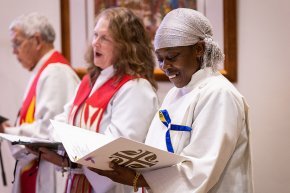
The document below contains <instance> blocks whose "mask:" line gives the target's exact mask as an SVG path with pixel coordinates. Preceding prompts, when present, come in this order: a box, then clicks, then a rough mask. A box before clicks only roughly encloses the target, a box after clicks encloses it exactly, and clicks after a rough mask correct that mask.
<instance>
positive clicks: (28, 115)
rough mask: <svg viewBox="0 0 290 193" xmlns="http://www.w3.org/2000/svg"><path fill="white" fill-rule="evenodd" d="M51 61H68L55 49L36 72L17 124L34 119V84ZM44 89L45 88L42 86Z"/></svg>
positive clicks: (63, 62)
mask: <svg viewBox="0 0 290 193" xmlns="http://www.w3.org/2000/svg"><path fill="white" fill-rule="evenodd" d="M53 63H61V64H65V65H69V63H68V61H67V60H66V59H65V58H64V57H63V56H62V55H61V54H60V53H59V52H57V51H55V52H54V53H53V54H52V55H51V56H50V58H49V59H48V60H47V61H46V62H45V63H44V64H43V65H42V67H41V68H40V70H39V71H38V72H37V74H36V76H35V78H34V80H33V82H32V84H31V86H30V88H29V91H28V93H27V95H26V98H25V100H24V101H23V103H22V107H21V110H20V114H19V124H20V125H21V124H22V123H32V122H33V121H34V112H35V101H36V86H37V82H38V79H39V77H40V75H41V73H42V71H43V70H44V69H45V68H46V67H47V66H48V65H49V64H53ZM44 89H45V88H44Z"/></svg>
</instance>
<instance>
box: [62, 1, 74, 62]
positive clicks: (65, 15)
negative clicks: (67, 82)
mask: <svg viewBox="0 0 290 193" xmlns="http://www.w3.org/2000/svg"><path fill="white" fill-rule="evenodd" d="M60 17H61V26H60V27H61V47H62V54H63V55H64V56H65V58H66V59H67V60H68V61H70V59H71V58H70V10H69V0H60Z"/></svg>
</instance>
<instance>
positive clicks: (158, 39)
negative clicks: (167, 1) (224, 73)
mask: <svg viewBox="0 0 290 193" xmlns="http://www.w3.org/2000/svg"><path fill="white" fill-rule="evenodd" d="M212 35H213V34H212V26H211V24H210V22H209V20H208V19H207V18H206V17H205V16H204V15H203V14H202V13H200V12H198V11H195V10H193V9H188V8H178V9H174V10H172V11H170V12H169V13H168V14H167V15H166V16H165V17H164V18H163V20H162V22H161V24H160V26H159V28H158V29H157V31H156V34H155V38H154V47H155V50H158V49H161V48H167V47H178V46H190V45H194V44H196V43H197V42H198V41H201V40H203V41H204V42H205V53H204V56H203V58H202V66H201V68H204V67H212V69H213V70H216V69H217V65H218V64H219V63H221V62H223V59H224V55H223V53H222V50H221V49H220V48H219V46H218V44H217V43H216V42H215V41H213V38H212Z"/></svg>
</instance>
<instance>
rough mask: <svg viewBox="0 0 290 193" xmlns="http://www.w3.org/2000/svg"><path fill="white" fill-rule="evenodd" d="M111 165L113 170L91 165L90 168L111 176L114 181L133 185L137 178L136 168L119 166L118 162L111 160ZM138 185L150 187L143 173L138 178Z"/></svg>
mask: <svg viewBox="0 0 290 193" xmlns="http://www.w3.org/2000/svg"><path fill="white" fill-rule="evenodd" d="M109 166H110V168H112V169H113V170H100V169H97V168H91V167H89V169H90V170H92V171H94V172H96V173H97V174H99V175H101V176H106V177H108V178H110V179H111V180H113V181H114V182H118V183H121V184H125V185H129V186H132V185H133V181H134V180H136V179H135V177H136V172H135V171H134V170H132V169H129V168H125V167H121V166H118V165H117V164H115V163H113V162H110V164H109ZM136 186H137V187H149V186H148V184H147V182H146V180H145V179H144V177H143V176H142V174H141V175H140V176H139V178H138V180H136Z"/></svg>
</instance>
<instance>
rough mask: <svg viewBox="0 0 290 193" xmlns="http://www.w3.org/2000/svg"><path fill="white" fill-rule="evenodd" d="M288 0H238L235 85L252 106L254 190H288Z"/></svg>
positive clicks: (286, 192)
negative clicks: (237, 65)
mask: <svg viewBox="0 0 290 193" xmlns="http://www.w3.org/2000/svg"><path fill="white" fill-rule="evenodd" d="M289 7H290V1H288V0H267V1H265V0H238V12H239V13H238V28H239V29H238V33H239V35H238V41H239V46H238V50H239V51H238V56H239V59H238V63H239V68H238V71H239V72H238V76H239V77H238V78H239V80H238V83H237V87H238V89H239V90H240V91H241V92H242V93H243V94H244V95H245V97H246V98H247V100H248V103H249V104H250V106H251V109H250V118H251V127H252V134H253V137H252V140H253V158H254V160H253V161H254V174H255V175H254V180H255V186H256V193H274V192H275V193H289V192H290V183H289V181H290V167H289V163H290V151H289V146H290V140H289V138H290V102H289V101H290V86H289V82H288V81H289V77H290V62H289V56H290V38H289V35H290V22H287V18H290V9H289Z"/></svg>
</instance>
